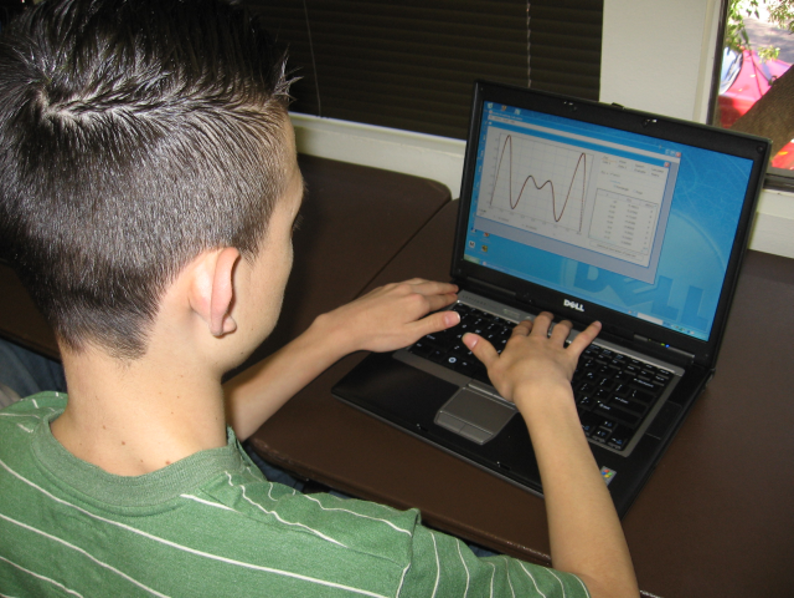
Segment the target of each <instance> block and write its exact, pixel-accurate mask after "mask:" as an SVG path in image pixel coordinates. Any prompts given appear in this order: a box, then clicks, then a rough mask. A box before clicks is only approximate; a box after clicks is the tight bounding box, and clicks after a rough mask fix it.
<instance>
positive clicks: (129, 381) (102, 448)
mask: <svg viewBox="0 0 795 600" xmlns="http://www.w3.org/2000/svg"><path fill="white" fill-rule="evenodd" d="M62 354H63V362H64V369H65V371H66V380H67V387H68V392H69V400H68V403H67V407H66V410H65V411H64V413H63V414H62V415H61V416H60V417H59V418H58V419H56V420H55V421H54V422H53V423H52V432H53V435H54V436H55V438H56V439H57V440H58V441H59V442H60V443H61V444H62V445H63V446H64V447H65V448H66V449H67V450H68V451H69V452H71V453H72V454H74V455H75V456H77V457H78V458H80V459H82V460H85V461H87V462H89V463H92V464H94V465H96V466H98V467H100V468H102V469H103V470H105V471H108V472H110V473H114V474H117V475H126V476H134V475H143V474H145V473H150V472H152V471H156V470H158V469H161V468H163V467H166V466H168V465H169V464H171V463H174V462H176V461H178V460H180V459H182V458H186V457H187V456H190V455H191V454H194V453H196V452H198V451H200V450H207V449H210V448H218V447H222V446H224V445H226V442H227V439H226V420H225V415H224V401H223V391H222V389H221V382H220V374H219V373H215V372H212V370H211V369H204V368H202V367H201V366H200V365H199V364H198V363H197V362H196V361H191V360H190V359H189V358H188V356H190V355H189V354H183V353H181V352H179V350H176V349H173V348H172V349H171V350H170V351H165V352H157V351H152V350H151V348H150V351H148V352H147V354H146V355H144V356H143V357H142V358H140V359H136V360H133V361H129V362H122V361H119V360H116V359H115V358H113V357H111V356H109V355H108V354H106V353H105V352H103V351H101V350H98V349H96V348H86V349H84V350H81V351H80V352H71V351H68V350H67V351H64V352H63V353H62ZM180 354H181V356H180Z"/></svg>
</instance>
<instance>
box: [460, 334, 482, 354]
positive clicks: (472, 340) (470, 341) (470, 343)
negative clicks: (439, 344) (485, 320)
mask: <svg viewBox="0 0 795 600" xmlns="http://www.w3.org/2000/svg"><path fill="white" fill-rule="evenodd" d="M461 341H462V342H464V345H465V346H466V347H467V348H469V349H470V350H472V348H474V347H475V346H477V345H478V337H477V336H476V335H470V334H468V333H467V334H464V336H463V337H462V338H461Z"/></svg>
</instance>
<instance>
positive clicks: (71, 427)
mask: <svg viewBox="0 0 795 600" xmlns="http://www.w3.org/2000/svg"><path fill="white" fill-rule="evenodd" d="M0 77H2V86H0V89H2V97H0V145H2V158H1V159H0V239H2V240H3V242H2V243H3V246H4V251H5V252H7V253H8V255H9V257H10V258H11V260H12V262H13V263H14V265H15V266H16V268H17V269H18V272H19V274H20V277H21V278H22V279H23V281H24V282H25V284H26V286H27V287H28V289H29V291H30V292H31V295H32V296H33V298H34V299H35V301H36V302H37V304H38V305H39V307H40V308H41V310H42V312H43V313H44V314H45V315H46V316H47V318H48V320H49V321H50V322H51V323H52V325H53V327H54V329H55V332H56V336H57V338H58V342H59V347H60V348H61V353H62V358H63V365H64V370H65V373H66V382H67V388H68V402H67V399H66V397H65V396H64V395H62V394H56V393H52V394H38V395H35V396H33V397H31V398H28V399H25V400H23V401H21V402H17V403H16V404H14V405H12V406H11V407H9V408H8V409H6V410H5V411H3V412H2V413H0V440H2V441H0V594H4V595H40V596H41V595H64V594H69V595H78V594H79V595H94V596H100V595H101V596H110V595H114V596H115V595H127V596H138V595H144V594H147V595H187V596H222V595H235V596H255V595H256V596H262V595H269V596H270V595H278V596H296V595H304V596H321V595H343V596H353V595H418V596H431V595H446V596H455V595H486V594H489V595H494V594H497V595H507V594H519V595H537V594H546V595H549V594H555V595H562V594H567V595H571V594H583V593H586V592H587V591H590V592H591V593H593V594H598V595H603V594H618V595H630V594H637V587H636V584H635V582H634V575H633V572H632V567H631V562H630V559H629V555H628V552H627V549H626V545H625V543H624V540H623V536H622V534H621V530H620V525H619V523H618V519H617V517H616V515H615V511H614V510H613V507H612V503H611V501H610V497H609V495H608V493H607V491H606V488H605V486H604V484H603V483H602V481H601V478H600V476H599V473H598V470H597V468H596V465H595V463H594V461H593V458H592V456H591V454H590V450H589V449H588V445H587V442H586V441H585V438H584V436H583V435H582V432H581V430H580V426H579V422H578V420H577V416H576V410H575V409H574V403H573V399H572V397H571V388H570V385H569V384H568V381H569V380H570V378H571V375H572V372H573V370H574V368H575V365H576V360H577V356H578V354H579V352H580V351H581V350H582V349H583V348H585V347H586V346H587V345H588V344H589V343H590V342H591V340H592V339H593V338H594V337H595V336H596V334H597V333H598V330H599V326H598V325H597V324H594V325H592V326H591V327H589V328H588V329H587V330H586V331H585V332H583V333H582V334H581V335H580V336H579V337H578V338H577V339H576V340H575V341H574V342H573V343H572V344H571V345H570V346H569V347H568V348H564V345H563V340H564V339H565V337H566V335H567V333H568V331H569V330H570V325H569V324H567V323H561V324H558V325H556V326H555V328H554V329H553V333H552V335H551V337H549V338H548V337H547V335H546V332H547V329H548V327H549V325H550V323H551V315H548V314H542V315H540V316H539V317H538V318H537V319H536V321H535V324H532V323H522V324H520V325H519V326H517V328H516V330H515V332H514V335H513V337H512V339H511V342H510V344H509V346H508V348H507V349H506V350H505V352H504V353H503V354H502V355H500V356H498V355H497V353H496V352H495V351H494V349H493V348H492V347H491V346H490V345H489V344H488V342H486V341H485V340H483V339H481V338H478V337H477V336H474V335H469V336H467V337H466V338H465V342H466V344H467V345H468V346H469V347H470V348H471V349H472V351H473V353H475V355H476V356H477V357H478V358H480V359H481V360H483V362H484V363H485V364H486V365H487V366H488V368H489V372H490V375H491V377H492V379H493V381H494V383H495V385H496V386H497V388H498V389H499V390H500V391H501V393H503V394H504V395H505V397H506V398H510V399H512V400H513V401H515V402H516V403H517V405H518V406H519V408H520V410H521V412H522V414H523V415H524V416H525V419H526V420H527V422H528V427H529V429H530V433H531V436H532V437H533V440H534V443H535V444H536V447H537V450H538V459H539V464H540V468H541V470H542V473H543V474H544V486H545V490H546V494H547V502H548V514H549V527H550V537H551V542H552V551H553V557H554V564H555V567H556V568H558V569H561V570H563V571H570V572H572V573H576V574H577V575H578V576H579V577H578V576H575V575H570V574H568V573H562V572H555V571H551V570H548V569H543V568H541V567H538V566H534V565H528V564H524V563H521V562H519V561H515V560H513V559H509V558H507V557H493V558H488V559H478V558H476V557H475V556H474V555H472V553H471V552H469V550H468V549H467V547H466V546H465V545H463V544H461V543H460V542H459V541H458V540H456V539H454V538H450V537H448V536H445V535H442V534H439V533H437V532H432V531H430V530H428V529H425V528H424V527H422V525H420V524H419V518H418V515H417V513H416V511H407V512H398V511H395V510H392V509H390V508H388V507H383V506H378V505H374V504H371V503H367V502H360V501H357V500H350V501H344V500H340V499H337V498H334V497H331V496H327V495H317V496H304V495H301V494H295V492H294V490H292V489H290V488H286V487H283V486H280V485H278V484H272V483H269V482H267V481H266V480H265V479H264V478H263V477H262V475H261V473H260V472H259V471H258V470H257V469H256V468H255V467H254V466H253V465H252V464H251V463H250V461H248V460H247V457H246V455H245V454H244V453H243V452H242V451H241V450H240V447H239V444H238V442H237V440H238V439H245V438H247V437H248V436H249V435H251V434H252V433H253V432H254V431H256V430H257V429H258V428H259V426H260V425H261V423H262V422H263V421H264V420H266V419H267V418H268V417H269V416H270V415H272V414H273V413H274V412H275V411H276V410H277V409H278V408H279V407H280V406H281V405H282V404H283V403H284V402H286V401H287V400H288V399H289V398H290V397H291V396H292V395H293V394H294V393H295V392H297V391H298V390H299V389H301V388H302V387H303V386H304V385H305V384H306V383H308V382H309V381H311V380H312V379H313V378H314V377H315V376H316V375H318V374H319V373H321V372H322V371H323V370H324V369H325V368H327V367H328V366H330V365H331V364H332V363H333V362H335V361H336V360H338V359H339V358H341V357H342V356H344V355H346V354H348V353H350V352H353V351H356V350H373V351H387V350H392V349H396V348H399V347H402V346H406V345H408V344H410V343H412V342H413V341H415V340H416V339H418V338H419V337H421V336H422V335H424V334H426V333H429V332H431V331H437V330H441V329H444V328H447V327H450V326H452V325H454V324H455V323H456V322H457V316H456V315H455V314H454V313H452V312H447V311H442V312H434V311H437V310H438V309H441V308H443V307H444V306H446V305H448V304H450V303H451V302H453V301H454V300H455V297H456V296H455V292H456V290H455V287H454V286H451V285H449V284H443V283H437V282H429V281H424V280H419V279H417V280H411V281H408V282H404V283H402V284H396V285H392V286H386V287H384V288H381V289H378V290H376V291H374V292H373V293H371V294H369V295H367V296H365V297H363V298H361V299H359V300H357V301H355V302H353V303H351V304H349V305H346V306H344V307H342V308H340V309H337V310H335V311H332V312H331V313H328V314H326V315H322V316H320V317H318V318H317V320H316V321H315V322H314V323H313V325H312V326H311V327H310V328H309V329H308V330H307V331H306V332H305V333H304V334H303V335H301V336H299V337H298V338H297V339H296V340H295V341H293V342H292V343H290V344H288V345H287V346H285V347H284V348H283V349H282V350H281V351H279V352H278V353H276V354H275V355H274V356H272V357H271V358H270V359H268V360H266V361H264V362H263V363H261V364H259V365H257V366H256V367H255V370H254V371H251V372H247V373H245V374H244V376H243V377H241V378H239V379H237V380H233V381H231V382H229V384H228V385H227V386H226V388H224V387H222V385H221V377H222V375H223V374H224V373H225V372H227V371H228V370H230V369H231V368H233V367H234V366H236V365H239V364H240V363H241V362H242V361H243V360H244V359H245V358H246V357H247V356H248V355H249V354H250V353H251V352H252V351H253V350H254V348H256V347H257V345H258V344H259V343H260V342H261V340H262V339H264V338H265V337H266V336H267V335H268V334H269V333H270V331H271V330H272V329H273V326H274V324H275V322H276V318H277V316H278V313H279V310H280V307H281V301H282V294H283V291H284V287H285V283H286V281H287V277H288V274H289V271H290V266H291V263H292V246H291V241H290V238H291V231H292V228H293V224H294V221H295V218H296V215H297V213H298V210H299V207H300V203H301V198H302V191H303V186H302V179H301V175H300V172H299V170H298V166H297V162H296V155H295V143H294V138H293V133H292V128H291V126H290V123H289V119H288V117H287V93H288V81H287V80H286V78H285V74H284V59H283V57H282V56H281V55H280V54H279V53H277V52H276V51H275V50H274V46H273V44H272V43H271V41H270V40H269V38H267V36H265V34H263V33H261V32H260V31H259V30H258V29H257V28H256V27H254V26H253V25H252V23H251V21H250V19H249V18H248V17H247V16H246V15H245V13H243V12H242V11H240V10H238V9H236V8H234V7H231V6H229V5H228V4H225V3H223V2H220V1H218V0H191V1H190V2H186V1H181V0H55V1H52V2H51V1H50V0H47V1H46V2H44V3H43V4H41V5H38V6H36V7H35V8H34V9H32V10H30V11H28V12H27V13H26V14H24V15H23V17H22V19H21V20H20V21H19V22H18V23H17V24H16V25H15V26H14V27H12V28H9V29H8V30H7V31H6V32H5V39H4V40H3V42H2V46H0ZM429 313H431V314H429ZM227 424H228V425H230V426H231V428H227ZM585 586H587V589H586V587H585Z"/></svg>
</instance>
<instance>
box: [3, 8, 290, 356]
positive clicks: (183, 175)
mask: <svg viewBox="0 0 795 600" xmlns="http://www.w3.org/2000/svg"><path fill="white" fill-rule="evenodd" d="M288 87H289V85H288V82H287V81H286V80H285V71H284V55H283V54H282V53H280V52H278V51H277V50H276V49H275V46H274V44H273V42H272V40H271V39H270V38H269V37H268V36H267V34H265V33H264V32H263V31H262V30H260V29H258V28H257V27H256V26H255V25H254V24H253V22H252V21H251V19H250V18H249V17H248V16H247V15H246V14H245V13H244V12H243V11H242V10H240V9H238V8H235V7H233V6H230V5H229V4H228V3H226V2H223V1H222V0H47V1H46V2H44V3H43V4H40V5H38V6H36V7H34V8H32V9H30V10H28V11H26V12H25V13H24V14H23V15H22V17H21V19H19V20H18V21H17V22H15V23H14V24H13V25H11V26H9V27H8V28H7V29H5V30H4V32H3V36H2V40H1V41H0V90H2V91H0V246H2V250H3V253H4V255H6V256H8V258H9V259H10V260H11V262H12V263H13V264H14V266H15V267H16V269H17V271H18V273H19V275H20V277H21V279H22V280H23V282H24V283H25V285H26V286H27V288H28V290H29V291H30V292H31V295H32V296H33V298H34V300H35V301H36V303H37V304H38V306H39V307H40V309H41V310H42V311H43V312H44V314H45V316H46V317H47V318H48V320H49V321H50V323H51V324H52V325H53V327H54V329H55V331H56V335H57V336H58V338H59V341H60V342H61V343H62V344H65V345H66V346H67V347H68V348H70V349H73V350H79V349H80V348H82V347H83V346H84V345H85V344H86V343H92V344H97V345H99V346H101V347H102V348H104V349H105V350H107V351H109V352H110V353H111V354H113V355H115V356H117V357H118V358H125V359H127V358H136V357H138V356H140V355H141V354H143V352H144V351H145V349H146V339H147V331H148V328H149V326H150V325H151V324H152V323H153V321H154V318H155V316H156V314H157V310H158V306H159V299H160V297H161V295H162V294H163V292H164V291H165V289H166V288H167V287H168V285H169V283H170V282H172V281H173V280H174V278H175V277H176V276H177V275H178V274H179V272H180V271H181V269H182V268H183V267H184V266H185V265H186V264H187V263H188V262H189V261H190V260H192V259H193V258H194V257H195V256H197V255H198V254H199V253H201V252H202V251H204V250H209V249H213V248H221V247H227V246H229V247H234V248H237V249H238V250H240V252H241V253H242V255H243V256H244V257H247V258H251V257H253V256H254V255H256V253H257V251H258V248H259V244H260V242H261V241H262V240H263V239H264V237H265V231H266V227H267V224H268V220H269V217H270V214H271V212H272V209H273V207H274V203H275V202H276V201H277V200H279V199H280V198H281V197H282V195H283V194H284V192H285V189H286V186H287V184H288V178H287V175H288V169H287V168H286V165H287V164H288V163H287V161H289V160H293V158H292V156H290V152H291V145H290V144H288V143H287V136H288V135H289V132H288V127H287V126H286V123H287V104H288Z"/></svg>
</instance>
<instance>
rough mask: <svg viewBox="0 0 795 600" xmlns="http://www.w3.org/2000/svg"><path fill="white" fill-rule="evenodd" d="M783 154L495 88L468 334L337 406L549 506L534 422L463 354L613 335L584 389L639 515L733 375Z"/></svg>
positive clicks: (598, 444) (463, 308)
mask: <svg viewBox="0 0 795 600" xmlns="http://www.w3.org/2000/svg"><path fill="white" fill-rule="evenodd" d="M769 154H770V143H769V142H768V141H767V140H764V139H761V138H756V137H752V136H748V135H741V134H736V133H732V132H729V131H726V130H721V129H717V128H712V127H708V126H705V125H701V124H696V123H690V122H685V121H682V120H677V119H673V118H669V117H664V116H660V115H653V114H647V113H642V112H638V111H634V110H628V109H625V108H623V107H620V106H617V105H606V104H601V103H596V102H592V101H585V100H579V99H574V98H567V97H563V96H559V95H554V94H549V93H542V92H538V91H533V90H528V89H524V88H517V87H512V86H508V85H503V84H498V83H491V82H484V81H478V82H476V84H475V89H474V96H473V105H472V112H471V119H470V130H469V134H468V139H467V150H466V155H465V162H464V171H463V180H462V186H461V198H460V200H459V207H458V210H459V213H458V221H457V225H456V235H455V242H454V247H453V249H452V251H453V257H452V266H451V274H452V278H453V281H454V282H455V283H456V284H458V286H459V288H460V290H461V292H460V294H459V301H458V303H457V304H456V305H454V306H452V307H449V308H450V309H453V310H457V311H459V312H460V313H461V315H462V321H461V324H460V325H459V326H457V327H456V328H453V329H450V330H447V331H444V332H439V333H437V334H433V335H430V336H428V337H427V338H424V339H422V340H420V341H418V342H417V343H416V344H414V345H413V346H411V347H409V348H405V349H401V350H399V351H397V352H393V353H388V354H371V355H369V356H368V357H367V358H366V359H365V360H364V361H362V362H361V363H359V365H358V366H357V367H355V368H354V369H353V370H352V371H351V372H350V373H348V374H347V375H346V376H345V377H344V378H343V379H342V380H341V381H339V382H338V383H337V385H336V386H334V388H333V390H332V393H333V394H334V396H335V397H336V398H338V399H340V400H342V401H344V402H346V403H348V404H350V405H352V406H354V407H356V408H358V409H360V410H363V411H365V412H367V413H369V414H371V415H373V416H375V417H377V418H379V419H381V420H383V421H386V422H388V423H390V424H392V425H394V426H395V427H398V428H400V429H402V430H404V431H406V432H407V433H409V434H411V435H414V436H417V437H419V438H421V439H423V440H425V441H426V442H428V443H430V444H433V445H434V446H436V447H438V448H441V449H443V450H445V451H447V452H450V453H452V454H455V455H456V456H458V457H460V458H461V459H463V460H465V461H468V462H469V463H471V464H474V465H476V466H478V467H480V468H483V469H486V470H488V471H489V472H491V473H493V474H494V475H496V476H497V477H499V478H502V479H504V480H507V481H509V482H511V483H513V484H515V485H518V486H520V487H522V488H524V489H527V490H529V491H531V492H533V493H535V494H543V490H542V488H541V483H540V477H539V473H538V468H537V465H536V463H535V459H534V454H533V449H532V445H531V442H530V438H529V435H528V433H527V430H526V427H525V425H524V422H523V420H522V418H521V415H519V414H518V412H517V411H516V409H515V407H514V406H513V405H512V404H511V403H509V402H507V401H505V400H504V399H503V398H501V397H500V395H499V394H498V393H497V391H496V390H495V389H494V388H493V387H492V386H491V385H490V384H489V382H488V377H487V375H486V373H485V369H484V368H483V366H482V365H481V364H480V363H479V362H478V361H477V359H475V358H474V357H473V356H472V355H471V354H470V353H469V352H468V350H467V348H466V347H465V346H464V345H463V344H462V343H461V340H460V338H461V335H463V333H465V332H466V331H474V332H477V333H479V334H480V335H483V336H484V337H487V338H488V339H489V340H490V341H491V342H492V343H493V344H495V346H496V347H497V348H498V350H499V349H500V348H501V347H502V345H503V344H504V342H505V340H506V339H507V336H509V335H510V331H511V328H512V327H513V326H514V325H515V324H516V323H517V322H519V321H521V320H523V319H526V318H530V319H532V318H534V316H535V315H536V314H538V313H539V312H540V311H542V310H548V311H551V312H552V313H553V314H554V315H555V316H556V319H562V318H565V319H569V320H570V321H572V322H573V323H574V325H575V330H574V331H573V333H572V336H573V335H575V334H576V331H577V330H582V329H583V328H584V327H585V326H587V324H588V323H590V322H592V321H594V320H599V321H601V322H602V325H603V327H602V331H601V333H600V336H599V338H597V340H596V342H595V343H594V344H593V345H591V347H589V348H588V349H587V350H586V351H585V352H584V353H583V355H582V357H581V359H580V362H579V365H578V368H577V372H576V373H575V375H574V378H573V380H572V386H573V389H574V392H575V401H576V402H577V407H578V412H579V414H580V418H581V422H582V425H583V432H584V434H585V435H586V436H587V437H588V440H589V442H590V447H591V449H592V450H593V453H594V456H595V458H596V461H597V464H598V465H599V466H600V468H601V469H602V475H603V477H604V480H605V483H606V485H607V486H608V489H609V491H610V493H611V496H612V498H613V501H614V503H615V505H616V509H617V511H618V513H619V515H620V516H623V515H624V514H625V513H626V511H627V509H628V508H629V507H630V505H631V503H632V502H633V500H634V499H635V497H636V496H637V494H638V493H639V491H640V489H641V488H642V486H643V484H644V483H645V482H646V481H647V479H648V478H649V476H650V475H651V473H652V471H653V470H654V467H655V465H656V464H657V462H658V461H659V460H660V457H661V456H662V454H663V452H664V451H665V449H666V447H667V446H668V444H669V443H670V442H671V439H672V438H673V436H674V435H675V433H676V431H677V430H678V428H679V426H680V425H681V423H682V421H683V419H684V418H685V416H686V415H687V413H688V411H689V410H690V409H691V407H692V406H693V404H694V402H695V400H696V398H697V397H698V396H699V394H700V393H701V392H702V391H703V390H704V388H705V386H706V385H707V383H708V382H709V380H710V378H711V377H712V376H713V374H714V372H715V364H716V362H717V359H718V351H719V349H720V345H721V339H722V337H723V332H724V329H725V326H726V321H727V319H728V316H729V311H730V308H731V302H732V296H733V293H734V290H735V286H736V283H737V279H738V275H739V271H740V266H741V263H742V258H743V255H744V252H745V249H746V247H747V243H748V237H749V231H750V227H751V225H752V221H753V217H754V214H755V206H756V202H757V198H758V195H759V192H760V189H761V184H762V180H763V177H764V174H765V170H766V166H767V162H768V159H769Z"/></svg>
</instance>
